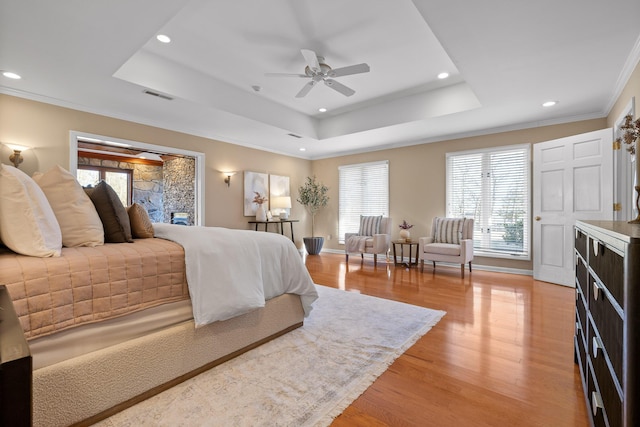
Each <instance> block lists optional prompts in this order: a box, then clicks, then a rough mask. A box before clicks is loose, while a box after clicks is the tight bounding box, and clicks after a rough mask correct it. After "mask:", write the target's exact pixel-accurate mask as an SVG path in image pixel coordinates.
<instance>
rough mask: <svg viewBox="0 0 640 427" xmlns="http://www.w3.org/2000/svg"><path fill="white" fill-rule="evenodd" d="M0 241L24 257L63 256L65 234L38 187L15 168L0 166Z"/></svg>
mask: <svg viewBox="0 0 640 427" xmlns="http://www.w3.org/2000/svg"><path fill="white" fill-rule="evenodd" d="M0 240H2V242H3V243H4V244H5V245H7V247H8V248H9V249H11V250H13V251H14V252H17V253H19V254H22V255H29V256H37V257H50V256H60V251H61V249H62V234H61V232H60V226H59V225H58V221H57V220H56V216H55V214H54V213H53V210H52V209H51V206H50V205H49V202H48V201H47V197H46V196H45V195H44V193H43V192H42V190H41V189H40V187H38V184H36V183H35V181H34V180H33V179H31V178H30V177H29V175H27V174H26V173H24V172H22V171H21V170H20V169H18V168H14V167H13V166H7V165H2V164H0Z"/></svg>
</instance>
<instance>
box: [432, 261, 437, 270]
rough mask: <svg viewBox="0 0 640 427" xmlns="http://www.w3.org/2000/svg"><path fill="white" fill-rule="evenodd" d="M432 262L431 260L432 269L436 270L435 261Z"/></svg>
mask: <svg viewBox="0 0 640 427" xmlns="http://www.w3.org/2000/svg"><path fill="white" fill-rule="evenodd" d="M432 262H433V271H435V270H436V262H435V261H432Z"/></svg>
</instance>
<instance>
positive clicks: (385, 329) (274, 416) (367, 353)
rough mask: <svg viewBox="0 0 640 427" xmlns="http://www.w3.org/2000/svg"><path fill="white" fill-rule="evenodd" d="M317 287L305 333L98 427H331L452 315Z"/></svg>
mask: <svg viewBox="0 0 640 427" xmlns="http://www.w3.org/2000/svg"><path fill="white" fill-rule="evenodd" d="M316 286H317V289H318V293H319V295H320V298H318V300H317V301H316V302H315V303H314V305H313V311H312V312H311V314H310V316H309V317H308V318H307V319H305V323H304V326H303V327H301V328H298V329H296V330H295V331H292V332H290V333H288V334H286V335H284V336H282V337H279V338H277V339H275V340H273V341H270V342H268V343H266V344H264V345H262V346H260V347H258V348H256V349H253V350H251V351H249V352H247V353H245V354H243V355H241V356H239V357H237V358H235V359H233V360H230V361H228V362H226V363H224V364H222V365H219V366H217V367H215V368H213V369H211V370H209V371H207V372H204V373H202V374H200V375H198V376H196V377H194V378H192V379H190V380H188V381H185V382H184V383H182V384H179V385H177V386H175V387H173V388H171V389H170V390H167V391H165V392H163V393H161V394H159V395H157V396H154V397H152V398H150V399H148V400H146V401H144V402H142V403H139V404H138V405H136V406H133V407H131V408H129V409H127V410H125V411H123V412H120V413H118V414H116V415H114V416H112V417H111V418H108V419H106V420H104V421H102V422H100V423H99V424H98V425H99V426H100V427H123V426H252V427H253V426H274V425H277V426H296V427H298V426H327V425H329V424H331V421H332V420H333V419H334V418H335V417H337V416H338V415H340V414H341V413H342V411H344V409H345V408H346V407H347V406H349V404H351V402H353V401H354V400H355V399H356V398H357V397H358V396H360V394H362V393H363V392H364V391H365V390H366V389H367V387H369V386H370V385H371V384H372V383H373V382H374V381H375V379H376V378H377V377H378V376H380V375H381V374H382V373H383V372H384V371H385V370H386V369H387V367H388V366H389V365H390V364H391V363H392V362H393V361H394V360H395V359H396V358H397V357H398V356H400V355H401V354H402V353H403V352H404V351H406V350H407V349H408V348H409V347H410V346H411V345H413V344H414V343H415V342H416V341H417V340H418V339H419V338H420V337H421V336H423V335H424V334H426V333H427V332H428V331H429V329H431V328H432V327H433V326H434V325H435V324H436V323H438V321H439V320H440V319H441V318H442V316H444V315H445V312H444V311H436V310H430V309H427V308H422V307H417V306H413V305H409V304H404V303H400V302H395V301H389V300H384V299H380V298H375V297H370V296H366V295H361V294H359V293H354V292H345V291H341V290H338V289H334V288H328V287H325V286H318V285H316Z"/></svg>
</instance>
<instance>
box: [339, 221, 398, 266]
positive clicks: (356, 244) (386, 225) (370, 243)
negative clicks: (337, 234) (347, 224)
mask: <svg viewBox="0 0 640 427" xmlns="http://www.w3.org/2000/svg"><path fill="white" fill-rule="evenodd" d="M377 220H379V223H378V224H379V225H378V227H374V228H377V230H378V232H377V233H376V232H375V231H371V227H373V226H374V225H375V224H373V223H372V222H375V221H377ZM390 244H391V218H387V217H361V218H360V231H359V232H358V233H345V235H344V251H345V256H346V260H347V262H349V254H350V253H359V254H360V257H361V258H362V259H364V254H373V264H374V265H377V264H378V254H385V256H388V254H389V245H390Z"/></svg>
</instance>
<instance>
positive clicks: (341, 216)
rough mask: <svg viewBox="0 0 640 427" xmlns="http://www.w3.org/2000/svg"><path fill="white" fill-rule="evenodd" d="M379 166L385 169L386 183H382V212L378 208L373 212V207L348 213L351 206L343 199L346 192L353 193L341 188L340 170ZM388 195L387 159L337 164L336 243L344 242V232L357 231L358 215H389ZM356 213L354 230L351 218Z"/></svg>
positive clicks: (363, 169)
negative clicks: (384, 197) (383, 190)
mask: <svg viewBox="0 0 640 427" xmlns="http://www.w3.org/2000/svg"><path fill="white" fill-rule="evenodd" d="M379 166H384V169H385V171H386V178H385V179H386V183H384V185H383V186H384V187H385V190H386V202H382V207H383V210H384V212H380V211H379V210H377V211H375V212H374V211H373V209H375V208H371V210H362V209H358V210H357V214H355V213H349V211H351V210H353V207H348V206H345V202H347V201H348V200H347V199H345V198H344V196H345V194H346V193H349V194H353V193H350V192H349V190H344V189H343V175H342V172H343V171H346V170H354V169H360V170H361V171H365V170H366V168H370V167H371V168H372V167H379ZM345 192H346V193H345ZM383 196H384V195H383ZM389 196H390V191H389V160H380V161H374V162H364V163H353V164H348V165H342V166H338V243H339V244H344V242H345V239H344V235H345V233H351V232H356V233H357V232H358V228H359V224H360V215H383V216H385V217H388V216H389ZM385 205H386V206H385ZM345 215H347V216H348V217H349V219H346V218H345ZM356 215H357V224H358V228H356V229H355V230H354V229H353V226H354V224H355V222H354V221H353V218H355V216H356ZM345 222H349V224H346V223H345ZM346 228H348V229H346Z"/></svg>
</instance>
